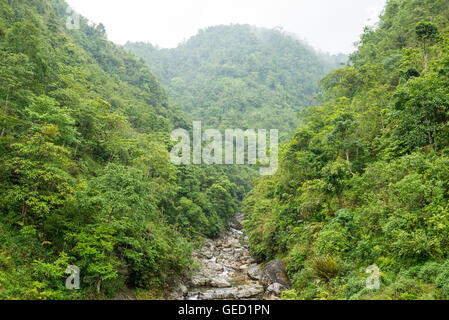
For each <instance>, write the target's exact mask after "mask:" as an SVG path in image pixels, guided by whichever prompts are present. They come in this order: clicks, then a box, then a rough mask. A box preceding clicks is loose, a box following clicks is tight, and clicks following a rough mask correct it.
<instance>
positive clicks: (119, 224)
mask: <svg viewBox="0 0 449 320" xmlns="http://www.w3.org/2000/svg"><path fill="white" fill-rule="evenodd" d="M68 12H70V10H68V5H67V4H66V2H65V1H64V0H28V1H22V0H0V299H104V298H114V297H115V296H116V295H117V293H118V292H120V291H122V290H128V288H130V289H132V291H133V294H135V295H136V296H137V297H138V298H146V299H152V298H160V297H163V296H164V295H166V293H167V292H168V291H169V290H170V289H171V288H172V287H173V284H174V283H176V281H177V279H179V278H180V277H183V276H185V275H187V274H191V273H192V271H193V270H195V268H197V266H196V264H195V260H194V258H193V255H192V252H193V251H194V250H196V249H200V248H201V247H202V245H203V243H204V241H205V239H206V238H211V239H217V238H218V237H219V236H220V235H221V234H222V233H223V231H224V230H227V229H228V228H229V227H230V225H232V224H235V221H234V220H233V219H234V218H235V214H236V212H238V211H239V210H243V212H244V213H245V217H244V219H245V221H244V223H243V225H244V231H245V233H246V234H247V236H248V239H249V243H250V250H251V255H252V257H253V258H255V259H257V261H258V262H259V263H260V264H261V265H265V264H267V263H269V262H270V261H272V260H273V259H280V260H283V262H284V263H285V265H286V271H287V273H288V276H289V278H290V280H291V285H292V286H291V290H287V291H284V292H283V293H282V298H283V299H288V300H294V299H394V300H398V299H400V300H413V299H449V147H448V146H449V126H448V123H449V38H448V36H449V2H448V1H447V0H389V1H388V2H387V5H386V7H385V10H384V12H383V13H382V16H381V19H380V22H379V23H378V25H376V26H374V27H367V28H365V30H364V33H363V34H362V36H361V39H360V41H359V43H358V44H357V46H358V47H357V50H356V51H355V52H354V53H353V54H352V55H351V56H350V57H349V60H348V57H346V56H344V55H337V56H331V55H327V54H323V53H319V52H316V51H315V50H314V49H312V48H311V47H309V46H308V45H307V44H305V43H303V42H302V41H299V40H297V39H296V38H295V36H293V35H289V34H288V33H285V32H283V31H281V30H277V29H275V30H267V29H261V28H256V27H252V26H248V25H231V26H216V27H210V28H207V29H204V30H200V32H199V33H198V34H197V35H196V36H194V37H192V38H191V39H190V40H188V41H186V42H184V43H182V44H180V45H179V46H178V47H177V48H175V49H160V48H158V47H155V46H152V45H151V44H148V43H128V44H126V45H125V46H118V45H115V44H113V43H112V42H110V41H108V40H107V33H106V30H105V27H104V26H103V25H102V24H99V25H97V24H93V23H91V22H89V21H88V20H87V19H86V18H83V17H82V18H81V21H80V28H79V29H74V30H72V29H70V28H67V26H66V22H67V18H68V16H69V13H68ZM159 79H160V82H159ZM192 120H201V121H202V122H203V123H204V127H210V128H217V129H224V128H241V129H247V128H251V129H271V128H273V129H279V130H280V137H281V141H282V142H283V143H282V145H281V148H280V151H281V152H280V159H279V160H280V163H279V170H278V172H277V174H275V175H273V176H268V177H258V178H257V179H254V178H255V176H256V171H255V170H253V169H254V168H249V167H248V166H205V165H204V166H203V165H195V166H194V165H192V166H190V165H181V166H175V165H173V164H172V163H171V161H170V150H171V149H172V147H173V145H174V144H175V142H173V141H171V139H170V133H171V132H172V130H174V129H177V128H183V129H186V130H191V126H192ZM69 265H76V266H78V267H79V268H80V270H81V274H82V278H81V281H82V285H81V290H74V291H70V290H67V289H66V288H65V285H64V284H65V283H64V281H65V279H66V278H67V274H66V268H67V266H69ZM374 267H375V268H378V269H379V272H380V282H381V286H380V289H379V290H372V288H368V287H367V286H366V283H367V282H366V280H367V278H368V277H369V276H370V275H371V274H370V273H369V272H370V270H373V268H374Z"/></svg>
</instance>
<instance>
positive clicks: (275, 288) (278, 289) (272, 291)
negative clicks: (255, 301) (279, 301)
mask: <svg viewBox="0 0 449 320" xmlns="http://www.w3.org/2000/svg"><path fill="white" fill-rule="evenodd" d="M285 290H288V288H287V287H285V286H284V285H282V284H280V283H277V282H276V283H273V284H271V285H269V286H268V288H267V290H265V296H272V295H274V296H276V297H280V296H281V294H282V292H284V291H285Z"/></svg>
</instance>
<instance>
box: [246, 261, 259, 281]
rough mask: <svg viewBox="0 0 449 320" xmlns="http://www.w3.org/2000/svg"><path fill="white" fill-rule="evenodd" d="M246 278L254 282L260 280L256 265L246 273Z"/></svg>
mask: <svg viewBox="0 0 449 320" xmlns="http://www.w3.org/2000/svg"><path fill="white" fill-rule="evenodd" d="M247 274H248V278H250V279H251V280H255V281H259V280H260V274H261V272H260V268H259V266H258V265H257V264H254V265H252V266H251V267H250V268H249V269H248V271H247Z"/></svg>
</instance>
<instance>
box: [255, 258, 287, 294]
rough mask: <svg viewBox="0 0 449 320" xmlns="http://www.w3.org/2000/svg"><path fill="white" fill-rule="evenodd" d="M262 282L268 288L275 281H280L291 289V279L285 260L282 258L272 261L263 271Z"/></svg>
mask: <svg viewBox="0 0 449 320" xmlns="http://www.w3.org/2000/svg"><path fill="white" fill-rule="evenodd" d="M260 282H261V283H262V284H263V285H264V286H265V287H266V288H267V287H269V286H270V285H272V284H273V283H279V284H281V285H283V286H284V287H285V288H287V289H290V281H289V279H288V276H287V272H286V271H285V265H284V262H282V261H281V260H273V261H271V262H270V263H269V264H268V265H267V266H266V267H265V268H264V269H263V271H262V275H261V277H260Z"/></svg>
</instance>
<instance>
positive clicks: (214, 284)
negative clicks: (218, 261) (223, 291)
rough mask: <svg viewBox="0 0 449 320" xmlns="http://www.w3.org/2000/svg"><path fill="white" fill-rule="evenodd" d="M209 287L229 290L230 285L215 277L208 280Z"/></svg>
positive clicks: (224, 280) (223, 279)
mask: <svg viewBox="0 0 449 320" xmlns="http://www.w3.org/2000/svg"><path fill="white" fill-rule="evenodd" d="M210 286H211V287H214V288H230V287H232V285H231V284H230V283H229V281H228V280H226V279H225V278H223V277H216V278H212V279H211V280H210Z"/></svg>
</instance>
